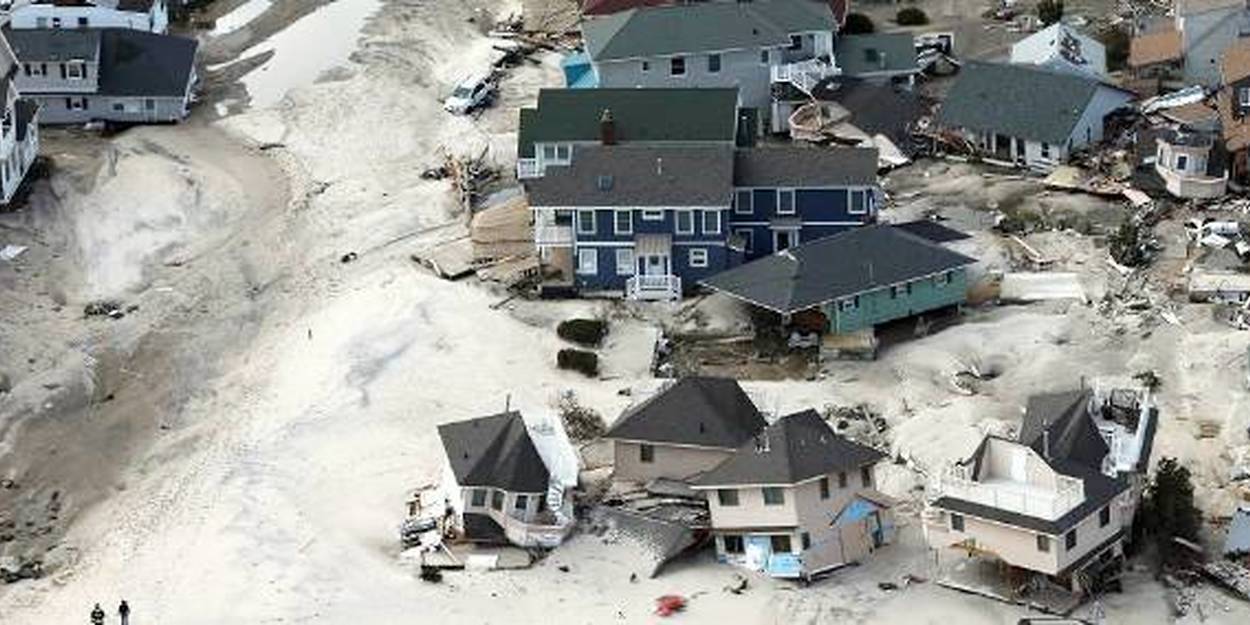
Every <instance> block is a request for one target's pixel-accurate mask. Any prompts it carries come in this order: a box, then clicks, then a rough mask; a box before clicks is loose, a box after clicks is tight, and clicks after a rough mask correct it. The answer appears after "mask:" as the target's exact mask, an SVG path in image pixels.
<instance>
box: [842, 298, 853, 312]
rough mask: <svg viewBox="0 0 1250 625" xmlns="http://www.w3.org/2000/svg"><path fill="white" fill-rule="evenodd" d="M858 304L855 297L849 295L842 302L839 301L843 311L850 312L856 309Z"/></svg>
mask: <svg viewBox="0 0 1250 625" xmlns="http://www.w3.org/2000/svg"><path fill="white" fill-rule="evenodd" d="M856 304H857V302H856V301H855V300H854V299H851V298H849V297H848V298H847V299H844V300H842V301H841V302H839V303H838V306H839V307H840V308H841V309H842V312H848V311H851V310H855V305H856Z"/></svg>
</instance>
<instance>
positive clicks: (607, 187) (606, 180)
mask: <svg viewBox="0 0 1250 625" xmlns="http://www.w3.org/2000/svg"><path fill="white" fill-rule="evenodd" d="M595 186H597V187H599V190H600V191H611V190H612V176H611V175H607V174H605V175H602V176H599V179H598V181H596V183H595Z"/></svg>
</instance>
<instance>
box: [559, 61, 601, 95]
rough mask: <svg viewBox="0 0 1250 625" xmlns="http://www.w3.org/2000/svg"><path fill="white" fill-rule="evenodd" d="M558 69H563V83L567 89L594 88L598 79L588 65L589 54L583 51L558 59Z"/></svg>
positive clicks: (597, 84)
mask: <svg viewBox="0 0 1250 625" xmlns="http://www.w3.org/2000/svg"><path fill="white" fill-rule="evenodd" d="M560 69H562V70H564V85H565V86H566V87H568V88H569V89H595V88H597V87H598V86H599V79H598V77H597V76H596V75H595V72H594V68H592V67H591V65H590V56H589V55H588V54H586V53H585V52H574V53H572V54H569V55H568V56H565V57H564V58H563V59H560Z"/></svg>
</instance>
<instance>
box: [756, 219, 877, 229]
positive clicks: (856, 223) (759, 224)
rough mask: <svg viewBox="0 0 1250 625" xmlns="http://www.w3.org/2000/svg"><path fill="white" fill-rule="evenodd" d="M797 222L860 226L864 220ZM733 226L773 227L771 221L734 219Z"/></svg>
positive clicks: (803, 222) (815, 224) (812, 224)
mask: <svg viewBox="0 0 1250 625" xmlns="http://www.w3.org/2000/svg"><path fill="white" fill-rule="evenodd" d="M799 224H800V225H803V226H862V225H864V222H862V221H801V220H800V221H799ZM733 226H734V227H735V228H738V227H743V226H753V227H757V228H772V227H773V225H772V223H771V222H768V221H735V222H733Z"/></svg>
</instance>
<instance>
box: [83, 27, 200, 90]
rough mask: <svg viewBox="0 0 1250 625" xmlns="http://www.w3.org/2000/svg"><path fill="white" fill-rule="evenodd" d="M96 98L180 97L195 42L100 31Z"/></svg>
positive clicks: (120, 30) (192, 62)
mask: <svg viewBox="0 0 1250 625" xmlns="http://www.w3.org/2000/svg"><path fill="white" fill-rule="evenodd" d="M101 32H102V33H103V37H104V38H103V40H102V42H101V49H100V66H101V69H100V89H99V93H100V95H111V96H153V97H179V98H180V97H183V96H185V95H186V93H187V90H188V89H190V87H191V77H192V74H193V72H194V69H195V51H196V49H197V48H198V47H199V42H197V41H196V40H195V39H188V38H186V37H175V36H173V35H160V34H156V33H149V32H145V31H141V30H132V29H129V28H108V29H104V30H103V31H101Z"/></svg>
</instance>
